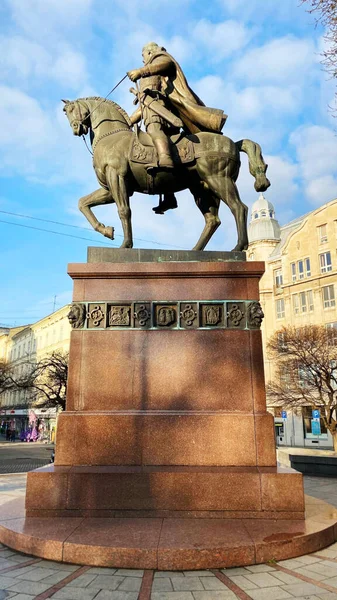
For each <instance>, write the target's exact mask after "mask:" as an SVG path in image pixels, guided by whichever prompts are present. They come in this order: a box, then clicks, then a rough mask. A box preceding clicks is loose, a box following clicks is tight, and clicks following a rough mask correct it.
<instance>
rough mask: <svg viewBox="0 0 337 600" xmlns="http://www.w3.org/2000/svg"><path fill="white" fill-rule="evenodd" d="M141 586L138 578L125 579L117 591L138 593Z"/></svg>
mask: <svg viewBox="0 0 337 600" xmlns="http://www.w3.org/2000/svg"><path fill="white" fill-rule="evenodd" d="M141 585H142V580H141V578H140V577H125V579H124V581H123V582H122V583H121V584H120V586H119V588H118V589H119V590H123V591H124V592H139V590H140V586H141Z"/></svg>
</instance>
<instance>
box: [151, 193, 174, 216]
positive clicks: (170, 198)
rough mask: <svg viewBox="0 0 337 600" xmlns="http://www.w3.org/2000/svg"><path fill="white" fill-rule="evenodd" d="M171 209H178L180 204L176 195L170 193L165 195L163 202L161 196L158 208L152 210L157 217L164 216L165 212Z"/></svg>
mask: <svg viewBox="0 0 337 600" xmlns="http://www.w3.org/2000/svg"><path fill="white" fill-rule="evenodd" d="M171 208H178V202H177V199H176V197H175V195H174V194H172V193H171V192H169V193H166V194H164V200H162V199H161V196H160V199H159V204H158V206H155V207H154V208H153V209H152V210H153V211H154V212H155V213H156V215H163V214H164V212H166V211H167V210H170V209H171Z"/></svg>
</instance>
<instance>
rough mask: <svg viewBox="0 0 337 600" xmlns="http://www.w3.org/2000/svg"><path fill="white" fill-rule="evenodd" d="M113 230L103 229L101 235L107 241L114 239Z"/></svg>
mask: <svg viewBox="0 0 337 600" xmlns="http://www.w3.org/2000/svg"><path fill="white" fill-rule="evenodd" d="M114 234H115V229H114V228H113V227H104V230H103V235H104V237H107V238H109V240H113V239H115V235H114Z"/></svg>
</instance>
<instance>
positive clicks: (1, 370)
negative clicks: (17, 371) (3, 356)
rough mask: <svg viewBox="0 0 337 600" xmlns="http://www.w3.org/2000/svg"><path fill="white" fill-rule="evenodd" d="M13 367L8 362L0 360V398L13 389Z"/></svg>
mask: <svg viewBox="0 0 337 600" xmlns="http://www.w3.org/2000/svg"><path fill="white" fill-rule="evenodd" d="M13 385H14V382H13V366H12V364H11V363H10V362H7V361H5V360H0V396H1V394H3V393H4V392H6V391H7V390H9V389H11V388H13Z"/></svg>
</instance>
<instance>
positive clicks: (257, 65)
mask: <svg viewBox="0 0 337 600" xmlns="http://www.w3.org/2000/svg"><path fill="white" fill-rule="evenodd" d="M316 62H317V58H316V56H315V45H314V43H313V41H311V40H309V39H299V38H295V37H293V36H285V37H282V38H279V39H274V40H272V41H270V42H268V43H267V44H265V45H264V46H260V47H259V48H253V49H252V50H249V51H248V52H247V53H246V54H245V55H244V56H243V57H242V58H241V59H240V60H239V61H238V62H237V63H236V65H235V66H234V69H233V71H234V74H235V75H236V76H237V77H239V78H242V79H244V80H245V81H252V82H255V83H257V82H261V83H266V82H274V83H276V84H278V85H280V84H282V83H286V84H290V83H297V82H298V81H299V80H303V78H304V77H306V76H307V73H308V71H309V70H310V69H311V68H312V65H313V64H315V63H316Z"/></svg>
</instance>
